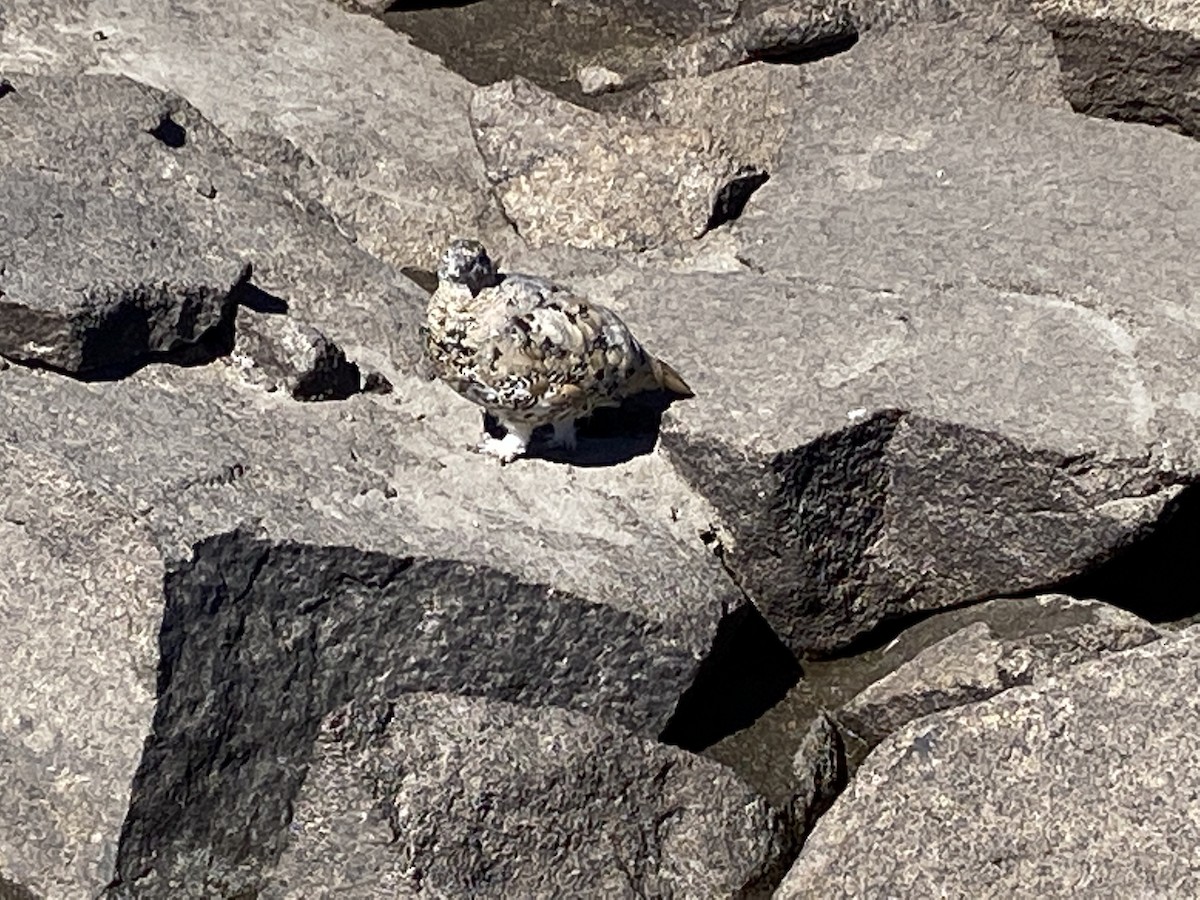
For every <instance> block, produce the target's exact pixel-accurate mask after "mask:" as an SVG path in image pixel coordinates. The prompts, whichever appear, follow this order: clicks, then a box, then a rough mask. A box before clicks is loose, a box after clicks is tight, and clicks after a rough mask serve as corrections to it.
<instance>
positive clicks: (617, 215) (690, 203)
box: [471, 80, 753, 250]
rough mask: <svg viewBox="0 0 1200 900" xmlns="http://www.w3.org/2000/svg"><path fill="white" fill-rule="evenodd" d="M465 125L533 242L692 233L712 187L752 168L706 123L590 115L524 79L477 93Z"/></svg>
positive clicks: (636, 246) (631, 243)
mask: <svg viewBox="0 0 1200 900" xmlns="http://www.w3.org/2000/svg"><path fill="white" fill-rule="evenodd" d="M471 122H472V126H473V128H474V130H475V139H476V141H477V143H478V145H479V149H480V152H481V153H482V154H483V158H484V161H485V163H486V165H487V175H488V178H489V179H491V181H492V183H493V184H495V185H496V189H497V192H498V194H499V197H500V201H501V202H502V203H503V204H504V209H505V212H506V213H507V215H508V217H509V219H511V220H512V221H513V222H514V223H515V225H516V227H517V230H518V231H519V232H520V233H521V236H522V237H524V238H525V239H526V240H528V241H529V242H530V243H532V244H534V245H535V246H536V245H540V244H546V243H564V244H570V245H574V246H578V247H621V248H626V249H633V250H643V249H646V248H647V247H654V246H658V245H660V244H663V243H666V242H668V241H673V240H681V239H686V238H691V237H698V236H699V235H701V234H703V233H704V231H705V230H706V229H707V228H708V224H709V220H710V219H711V218H712V215H713V208H714V206H715V204H716V202H717V198H718V197H719V195H720V194H721V191H722V190H723V189H724V188H725V187H726V186H727V185H728V184H729V183H730V182H731V181H732V180H733V179H735V178H737V177H739V176H744V175H748V174H752V173H753V169H752V167H751V166H750V165H748V164H747V163H746V162H743V161H741V160H739V159H737V158H736V156H735V154H733V153H731V152H730V150H729V149H727V148H725V147H724V146H723V145H722V144H721V141H720V138H719V137H718V136H717V135H714V134H713V133H712V132H711V131H710V130H708V129H706V128H703V127H701V128H696V127H691V126H669V125H663V126H660V127H648V126H647V125H646V124H645V123H644V122H641V121H631V120H628V119H623V118H621V117H612V116H607V115H603V114H600V113H594V112H590V111H588V110H584V109H581V108H579V107H576V106H572V105H571V104H569V103H567V102H566V101H564V100H559V99H558V98H557V97H554V96H553V95H552V94H549V93H547V92H546V91H543V90H542V89H541V88H538V87H536V86H535V85H533V84H532V83H530V82H527V81H524V80H517V81H512V82H503V83H499V84H494V85H491V86H489V87H486V88H481V89H480V90H479V91H477V92H476V94H475V97H474V99H473V100H472V103H471Z"/></svg>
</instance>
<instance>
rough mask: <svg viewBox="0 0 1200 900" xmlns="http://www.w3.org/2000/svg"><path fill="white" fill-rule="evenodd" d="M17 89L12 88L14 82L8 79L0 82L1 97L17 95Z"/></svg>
mask: <svg viewBox="0 0 1200 900" xmlns="http://www.w3.org/2000/svg"><path fill="white" fill-rule="evenodd" d="M16 92H17V89H16V88H15V87H13V86H12V82H11V81H8V80H7V79H3V80H0V97H7V96H8V95H9V94H15V93H16Z"/></svg>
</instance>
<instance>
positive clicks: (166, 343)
mask: <svg viewBox="0 0 1200 900" xmlns="http://www.w3.org/2000/svg"><path fill="white" fill-rule="evenodd" d="M9 105H11V104H9ZM5 126H6V122H5V120H4V119H3V118H0V143H3V144H4V145H6V146H9V145H11V143H13V142H14V140H15V138H14V136H13V135H12V133H11V132H10V131H9V129H7V128H6V127H5ZM6 132H7V133H6ZM114 226H115V227H114ZM0 248H2V249H0V354H3V355H4V356H7V357H8V358H9V359H11V360H14V361H16V362H23V363H29V364H37V365H43V366H50V367H53V368H56V369H60V370H62V371H64V372H69V373H71V374H76V375H91V374H95V373H99V372H105V371H111V370H113V369H127V368H129V367H132V366H135V365H137V364H139V363H142V362H145V361H147V360H149V359H152V358H154V357H155V356H161V355H164V354H167V353H169V352H172V351H177V350H181V349H183V348H186V347H188V346H194V345H196V344H197V343H199V342H200V341H201V340H202V339H203V338H204V337H205V336H206V335H207V334H210V333H211V332H213V331H215V330H216V329H217V328H218V327H219V326H220V325H221V324H222V323H227V322H228V321H229V320H230V319H231V318H232V315H233V311H234V304H235V302H236V301H235V300H234V290H235V288H237V287H238V286H239V285H240V284H241V283H242V282H243V281H244V280H245V279H246V277H247V276H248V275H249V267H248V266H247V265H246V264H245V263H244V262H243V261H242V260H240V259H239V258H238V257H237V255H236V254H234V253H232V252H230V251H229V250H228V249H227V248H225V247H222V246H220V245H219V242H215V241H213V240H212V237H211V236H210V235H208V234H206V233H205V228H204V223H203V221H202V220H198V218H197V217H196V216H195V215H194V213H193V212H192V211H190V210H187V209H184V208H182V207H181V206H179V205H176V204H168V203H162V204H157V205H150V204H146V203H139V202H137V201H136V200H133V199H131V198H121V197H116V196H114V195H113V194H112V193H111V192H109V191H107V190H104V189H103V188H101V189H99V190H95V191H91V192H85V191H81V190H80V189H79V187H77V186H74V185H72V184H70V183H69V182H64V181H63V180H62V179H61V178H60V177H58V176H56V175H52V174H49V173H46V172H44V171H38V170H35V169H25V168H17V167H13V166H4V167H2V168H0Z"/></svg>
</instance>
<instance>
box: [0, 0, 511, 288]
mask: <svg viewBox="0 0 1200 900" xmlns="http://www.w3.org/2000/svg"><path fill="white" fill-rule="evenodd" d="M0 18H3V20H4V22H5V27H4V29H3V30H2V31H0V69H10V70H22V69H24V70H34V71H39V72H83V71H88V72H96V71H99V72H110V73H118V74H123V75H128V76H129V77H130V78H133V79H135V80H137V81H140V82H143V83H144V84H147V85H151V86H153V87H156V88H159V89H162V90H166V91H172V92H174V93H176V94H178V95H180V96H182V97H184V98H186V99H187V100H188V101H189V102H190V103H191V104H192V105H193V106H195V107H196V108H197V109H199V110H200V111H201V112H202V113H203V114H204V115H205V116H206V117H207V118H208V119H210V120H211V121H212V122H214V123H215V124H216V125H217V126H218V127H219V128H221V129H222V130H223V131H225V132H226V133H227V134H229V135H230V136H231V137H232V138H233V139H234V140H235V141H236V142H238V143H243V144H247V145H250V146H254V145H257V143H258V142H259V140H260V139H261V135H264V134H265V135H270V136H271V140H272V142H274V141H277V140H278V139H279V138H283V139H285V140H286V141H288V142H289V143H290V144H291V145H292V146H293V147H294V148H295V151H296V153H297V157H298V158H297V159H295V160H294V161H293V164H294V165H295V166H296V167H297V172H296V175H297V179H298V182H299V183H300V184H301V185H302V186H303V188H304V193H305V197H304V198H303V199H302V201H301V202H302V203H303V202H304V200H307V199H313V200H316V201H319V202H320V203H322V204H324V206H325V207H326V208H327V209H328V210H329V211H330V213H331V214H332V215H333V216H334V217H335V218H336V220H337V221H338V223H339V225H340V227H341V228H342V229H343V230H344V231H346V232H347V233H348V234H351V235H354V236H356V238H357V240H358V241H359V242H360V243H361V245H362V246H363V247H364V248H366V249H367V250H368V251H370V252H371V253H373V254H375V255H376V256H378V257H380V258H382V259H385V260H387V261H389V262H394V263H396V264H397V265H421V266H431V265H432V264H433V262H434V260H435V259H436V257H437V254H438V253H440V251H441V249H442V247H443V246H444V245H445V243H446V241H447V240H448V238H449V237H450V236H451V235H452V234H457V233H459V232H461V231H470V232H473V233H478V234H480V235H482V236H484V237H487V238H489V239H490V240H491V241H492V242H493V243H495V244H497V245H499V244H501V243H502V242H503V241H505V240H510V239H512V233H511V230H510V229H509V228H508V226H507V223H505V222H504V220H503V218H502V216H501V215H500V212H499V210H497V209H496V207H495V206H494V204H493V203H492V202H491V198H490V194H489V191H488V186H487V182H486V181H485V180H484V178H483V169H482V165H481V163H480V160H479V156H478V154H477V153H476V152H475V150H474V146H473V143H472V140H471V132H470V129H469V127H468V124H467V102H468V100H469V97H470V91H471V86H470V84H469V83H468V82H466V81H465V80H464V79H462V78H460V77H459V76H457V75H455V74H453V73H451V72H449V71H447V70H446V69H445V68H444V67H443V66H442V64H441V63H440V61H439V60H438V59H437V58H436V57H434V56H432V55H430V54H428V53H425V52H423V51H420V50H417V49H416V48H415V47H413V46H411V45H410V44H409V43H408V42H407V41H406V40H404V39H402V38H398V37H397V36H396V35H395V34H393V33H391V32H389V31H388V30H387V28H385V27H384V26H383V25H382V24H381V23H380V22H377V21H375V20H374V19H371V18H369V17H367V16H361V15H353V14H352V13H350V12H348V11H346V10H344V9H340V8H339V7H337V6H335V5H334V4H332V3H329V2H328V0H284V2H283V3H282V4H274V5H272V6H270V7H263V6H259V5H257V4H246V3H241V2H237V0H220V2H212V0H171V2H165V3H155V4H149V5H138V6H136V7H130V6H128V5H126V4H123V3H120V2H117V0H86V2H85V0H79V2H72V3H69V4H63V3H59V2H57V0H5V2H4V3H3V4H0ZM95 35H102V36H103V39H102V40H98V39H96V38H95ZM399 72H402V73H404V77H403V78H397V77H396V73H399Z"/></svg>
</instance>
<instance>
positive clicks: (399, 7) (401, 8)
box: [383, 0, 484, 13]
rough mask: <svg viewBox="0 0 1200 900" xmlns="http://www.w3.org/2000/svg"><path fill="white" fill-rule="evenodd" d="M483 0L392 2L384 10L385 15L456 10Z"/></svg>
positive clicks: (395, 0) (400, 0) (403, 0)
mask: <svg viewBox="0 0 1200 900" xmlns="http://www.w3.org/2000/svg"><path fill="white" fill-rule="evenodd" d="M481 2H484V0H443V2H442V3H408V2H406V0H393V2H392V3H389V4H388V5H387V6H386V7H385V8H384V10H383V11H384V12H385V13H399V12H416V11H417V10H426V9H457V8H458V7H460V6H470V5H472V4H473V3H481Z"/></svg>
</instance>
